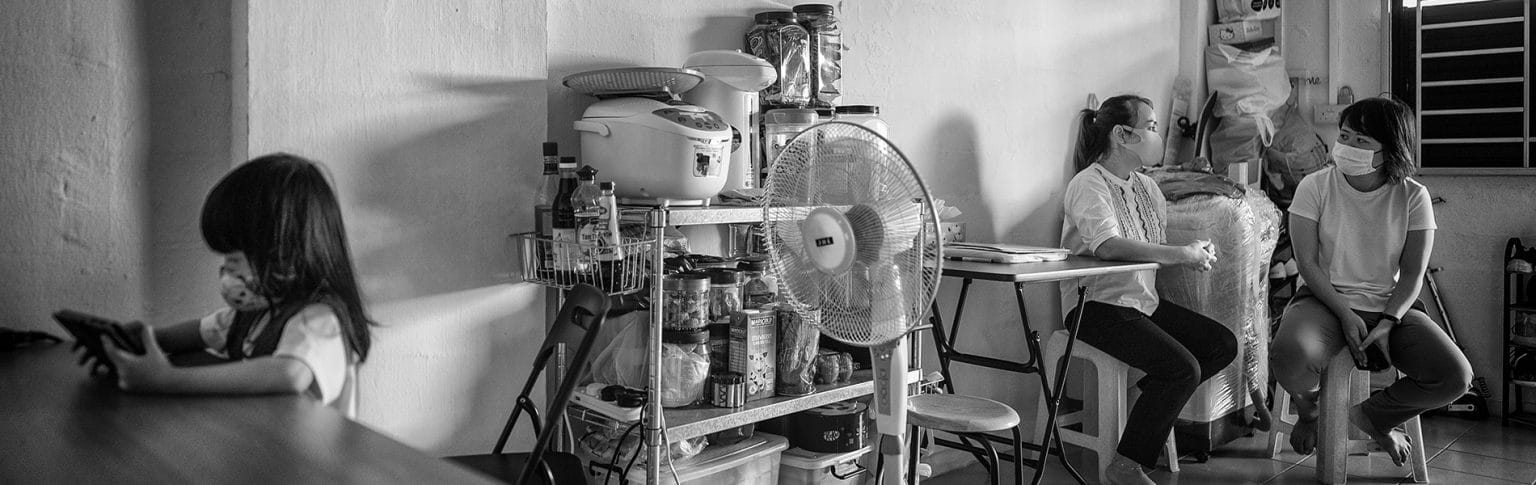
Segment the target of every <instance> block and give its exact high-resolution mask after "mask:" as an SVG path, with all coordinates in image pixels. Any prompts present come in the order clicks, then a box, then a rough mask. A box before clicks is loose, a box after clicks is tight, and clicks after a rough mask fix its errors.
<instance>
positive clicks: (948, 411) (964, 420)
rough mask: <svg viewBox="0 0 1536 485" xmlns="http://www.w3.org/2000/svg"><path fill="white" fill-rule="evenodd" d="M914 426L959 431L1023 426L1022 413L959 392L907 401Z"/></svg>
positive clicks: (985, 430) (994, 429)
mask: <svg viewBox="0 0 1536 485" xmlns="http://www.w3.org/2000/svg"><path fill="white" fill-rule="evenodd" d="M907 421H908V423H909V424H911V425H913V426H920V427H923V428H927V429H933V430H939V431H949V432H956V433H983V432H988V431H1003V430H1006V429H1010V428H1013V427H1015V426H1018V425H1019V413H1018V412H1017V411H1014V410H1013V408H1011V407H1008V405H1007V404H1003V403H1000V402H997V401H993V400H991V399H986V398H980V397H975V396H961V395H955V394H919V395H916V396H912V398H911V399H908V400H907Z"/></svg>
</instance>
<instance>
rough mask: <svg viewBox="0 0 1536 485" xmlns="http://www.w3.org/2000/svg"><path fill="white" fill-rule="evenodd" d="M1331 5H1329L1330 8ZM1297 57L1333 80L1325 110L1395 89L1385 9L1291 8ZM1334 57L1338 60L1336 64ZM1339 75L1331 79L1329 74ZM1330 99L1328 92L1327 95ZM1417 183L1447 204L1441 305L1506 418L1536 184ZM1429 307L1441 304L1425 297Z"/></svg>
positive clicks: (1318, 97) (1441, 178) (1535, 224)
mask: <svg viewBox="0 0 1536 485" xmlns="http://www.w3.org/2000/svg"><path fill="white" fill-rule="evenodd" d="M1324 3H1326V5H1324ZM1285 9H1286V10H1285V15H1290V16H1292V17H1291V20H1289V23H1290V28H1289V30H1287V32H1286V34H1287V35H1291V36H1292V37H1291V39H1290V40H1287V45H1288V46H1289V48H1290V49H1292V55H1288V56H1287V58H1286V63H1287V65H1288V66H1289V67H1291V68H1293V69H1294V68H1306V69H1313V70H1315V71H1317V72H1318V73H1319V74H1326V75H1327V76H1328V77H1329V82H1328V83H1327V84H1328V85H1329V86H1328V87H1323V88H1314V90H1313V93H1314V96H1313V97H1312V98H1311V99H1312V100H1313V101H1314V102H1317V103H1332V102H1333V99H1334V91H1332V89H1336V88H1337V87H1338V86H1344V85H1348V86H1350V87H1351V88H1353V89H1354V92H1355V99H1357V100H1358V99H1362V98H1365V97H1369V96H1374V95H1376V94H1378V93H1381V92H1383V91H1385V90H1386V89H1387V86H1386V82H1385V81H1386V78H1385V74H1384V71H1383V70H1384V65H1383V63H1384V62H1386V60H1387V58H1388V56H1387V55H1386V54H1385V53H1382V52H1381V48H1380V39H1381V29H1382V28H1384V27H1385V24H1384V23H1383V20H1382V15H1381V11H1380V3H1379V2H1289V3H1286V4H1285ZM1329 9H1338V10H1337V12H1336V13H1337V15H1338V17H1337V19H1336V20H1333V21H1334V22H1336V23H1337V26H1338V28H1335V29H1334V30H1335V31H1336V32H1338V33H1339V35H1340V38H1339V39H1338V40H1337V42H1334V41H1333V39H1330V38H1329V37H1328V33H1329V27H1328V24H1327V22H1329V21H1330V20H1329V18H1330V14H1329ZM1330 51H1333V52H1336V53H1337V55H1336V57H1335V58H1334V59H1333V60H1332V62H1330V61H1329V59H1328V57H1327V56H1328V53H1329V52H1330ZM1330 65H1331V66H1334V69H1336V71H1337V72H1331V73H1329V72H1328V70H1329V66H1330ZM1325 91H1326V92H1325ZM1317 128H1318V131H1319V133H1320V134H1321V135H1322V136H1323V139H1324V140H1329V141H1330V142H1331V141H1332V140H1333V139H1334V137H1336V136H1337V134H1338V128H1337V126H1329V125H1317ZM1416 179H1417V180H1418V181H1419V182H1421V183H1423V184H1424V185H1425V186H1426V187H1428V188H1429V191H1430V194H1431V195H1433V196H1435V197H1441V198H1444V199H1445V200H1446V202H1445V203H1442V204H1437V205H1435V220H1436V222H1437V223H1438V224H1439V226H1440V227H1439V229H1438V230H1436V231H1435V252H1434V255H1433V256H1432V257H1431V258H1430V265H1431V266H1432V267H1433V266H1438V267H1442V268H1444V270H1443V271H1441V272H1439V273H1437V274H1436V281H1437V283H1438V284H1439V287H1440V291H1441V297H1442V298H1443V299H1444V301H1445V306H1446V309H1447V310H1448V312H1449V313H1450V316H1451V321H1452V324H1453V325H1454V326H1455V328H1456V333H1457V337H1459V338H1460V339H1461V342H1462V344H1463V345H1464V346H1465V347H1466V349H1467V358H1468V359H1469V360H1470V361H1471V362H1472V369H1473V371H1474V373H1475V374H1476V375H1478V376H1481V377H1485V378H1486V379H1487V380H1488V383H1489V387H1490V390H1492V391H1493V394H1494V400H1493V401H1492V402H1491V403H1490V404H1492V405H1493V406H1491V407H1492V408H1493V410H1494V412H1495V413H1498V412H1500V411H1502V408H1501V406H1500V404H1499V403H1500V402H1501V401H1500V399H1502V396H1503V392H1504V390H1503V389H1502V386H1501V385H1500V382H1501V381H1500V379H1501V372H1502V369H1503V365H1502V359H1503V355H1504V352H1503V348H1502V345H1503V333H1502V332H1503V331H1504V330H1503V313H1502V307H1501V306H1502V304H1503V300H1502V296H1501V295H1502V291H1503V288H1504V287H1503V284H1504V281H1503V277H1504V272H1503V268H1504V262H1503V258H1504V244H1505V241H1507V240H1508V239H1509V238H1511V237H1521V238H1522V240H1523V241H1524V242H1525V243H1526V244H1527V245H1530V244H1532V243H1536V216H1533V214H1536V191H1533V190H1531V188H1532V186H1533V185H1536V179H1532V178H1531V177H1525V176H1517V177H1489V176H1468V175H1420V176H1418V177H1416ZM1424 297H1425V300H1429V301H1430V309H1431V314H1434V315H1437V316H1436V319H1437V320H1438V319H1439V317H1438V314H1437V313H1436V312H1435V311H1434V306H1433V305H1434V304H1433V301H1432V300H1431V299H1430V298H1429V297H1428V289H1427V288H1426V289H1425V295H1424Z"/></svg>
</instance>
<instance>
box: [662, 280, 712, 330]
mask: <svg viewBox="0 0 1536 485" xmlns="http://www.w3.org/2000/svg"><path fill="white" fill-rule="evenodd" d="M661 300H662V302H661V328H662V329H663V330H700V329H703V328H704V326H705V325H708V324H709V318H710V317H709V276H708V275H702V274H696V273H677V274H671V275H667V277H666V278H663V279H662V280H661Z"/></svg>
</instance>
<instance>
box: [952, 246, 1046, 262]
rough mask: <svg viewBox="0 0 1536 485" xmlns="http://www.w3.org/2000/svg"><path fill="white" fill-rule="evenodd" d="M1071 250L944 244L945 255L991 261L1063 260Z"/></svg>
mask: <svg viewBox="0 0 1536 485" xmlns="http://www.w3.org/2000/svg"><path fill="white" fill-rule="evenodd" d="M1068 254H1070V251H1068V250H1067V249H1064V248H1049V247H1041V246H1024V245H1019V244H1002V243H992V244H980V243H951V244H947V245H945V246H944V257H946V258H963V259H965V260H979V261H986V262H991V263H1029V262H1038V261H1061V260H1064V259H1067V255H1068Z"/></svg>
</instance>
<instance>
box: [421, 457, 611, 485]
mask: <svg viewBox="0 0 1536 485" xmlns="http://www.w3.org/2000/svg"><path fill="white" fill-rule="evenodd" d="M448 461H451V462H454V463H458V464H460V465H464V466H466V467H469V468H471V469H473V470H475V471H478V472H480V473H484V474H486V475H489V476H491V477H492V478H496V479H498V480H506V479H507V478H506V477H516V476H518V475H519V474H521V473H522V472H523V466H524V465H525V464H526V463H528V453H502V454H499V455H468V456H450V457H448ZM544 463H547V464H548V465H549V469H550V472H551V473H553V474H554V475H555V483H556V484H566V483H587V477H586V475H585V474H584V473H583V472H582V470H581V459H580V458H577V457H576V455H572V454H570V453H557V452H553V451H551V452H546V453H544ZM534 477H535V478H536V479H537V480H536V481H538V482H540V483H542V482H543V481H544V480H543V477H544V475H543V474H538V473H536V474H534Z"/></svg>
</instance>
